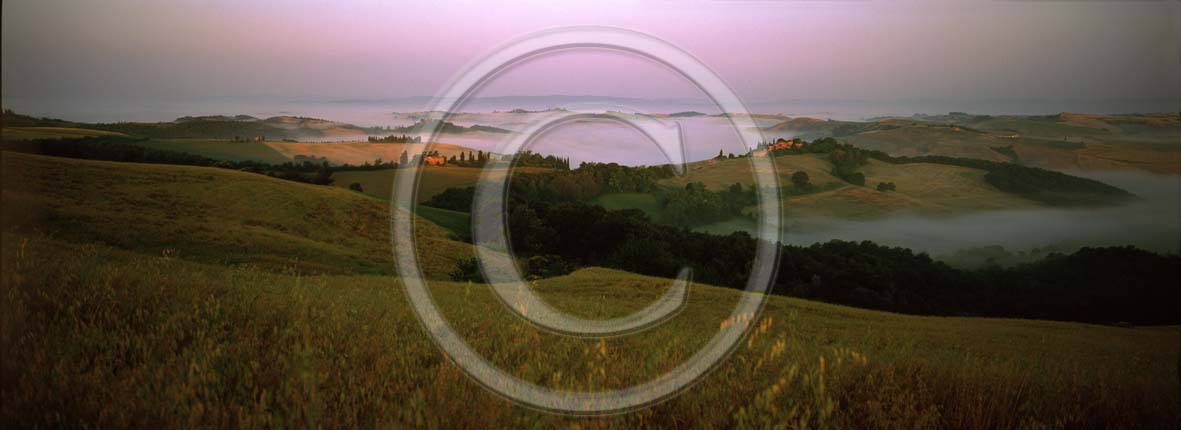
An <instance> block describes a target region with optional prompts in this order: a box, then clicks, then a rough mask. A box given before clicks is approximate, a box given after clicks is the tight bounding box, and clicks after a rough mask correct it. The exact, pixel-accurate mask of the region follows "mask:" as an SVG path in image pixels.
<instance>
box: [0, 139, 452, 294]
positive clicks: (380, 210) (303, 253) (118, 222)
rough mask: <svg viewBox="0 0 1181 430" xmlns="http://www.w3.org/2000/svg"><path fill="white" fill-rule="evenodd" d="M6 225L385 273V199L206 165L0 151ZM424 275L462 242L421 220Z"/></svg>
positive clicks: (437, 269)
mask: <svg viewBox="0 0 1181 430" xmlns="http://www.w3.org/2000/svg"><path fill="white" fill-rule="evenodd" d="M2 200H3V204H4V209H3V212H2V221H3V224H4V225H5V226H6V228H7V229H8V230H7V231H13V232H24V233H34V232H35V233H38V234H46V235H50V236H53V237H57V238H63V239H66V240H70V241H79V242H91V241H93V242H99V243H104V244H108V245H112V246H115V247H117V248H121V249H127V250H131V251H135V252H139V253H143V254H148V255H165V256H169V257H179V258H182V259H191V260H195V261H201V262H209V263H218V264H228V265H251V266H260V267H264V268H267V269H269V270H295V271H298V272H301V273H309V272H310V273H384V274H392V273H393V265H392V257H391V251H390V245H389V234H388V231H389V229H388V215H389V205H388V203H386V202H383V201H379V200H377V199H373V198H369V197H366V196H363V195H359V194H357V193H354V192H350V191H347V190H343V189H340V188H336V187H327V186H317V185H309V184H302V183H295V182H290V181H283V180H279V179H275V178H270V177H267V176H264V175H257V174H252V173H245V172H238V171H233V170H225V169H216V168H208V167H188V166H170V165H158V164H134V163H115V162H102V161H88V160H76V159H63V158H56V157H45V156H37V155H29V154H21V153H13V152H7V151H6V152H3V194H2ZM418 231H419V232H420V233H421V235H422V236H421V238H422V240H423V241H424V243H423V245H422V246H421V249H423V250H424V251H422V252H423V253H426V254H429V255H424V257H423V258H424V259H425V260H427V261H428V262H429V266H430V267H429V269H428V274H429V275H430V276H433V277H436V278H446V277H447V274H448V273H450V271H451V269H452V266H453V264H454V261H455V260H456V259H458V258H462V257H463V256H465V255H468V254H470V252H471V251H470V249H469V245H466V244H463V243H460V242H454V241H451V240H448V239H447V237H448V236H449V235H448V233H447V231H446V230H444V229H442V228H439V227H438V226H435V225H433V224H431V223H429V222H427V221H425V220H421V219H420V220H419V223H418Z"/></svg>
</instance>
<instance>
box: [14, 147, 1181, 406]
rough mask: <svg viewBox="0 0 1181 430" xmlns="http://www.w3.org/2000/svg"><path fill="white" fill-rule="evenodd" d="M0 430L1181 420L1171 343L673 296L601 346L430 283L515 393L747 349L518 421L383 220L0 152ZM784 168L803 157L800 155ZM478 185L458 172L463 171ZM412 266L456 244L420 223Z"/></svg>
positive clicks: (229, 184)
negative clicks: (583, 409)
mask: <svg viewBox="0 0 1181 430" xmlns="http://www.w3.org/2000/svg"><path fill="white" fill-rule="evenodd" d="M0 155H2V159H3V160H2V163H3V170H2V172H3V188H2V189H0V190H2V193H0V198H2V200H3V212H2V217H0V222H2V223H3V226H4V228H3V229H2V230H0V232H2V235H0V247H2V251H3V252H2V253H0V258H2V259H3V265H2V267H3V270H2V271H0V279H2V282H0V318H3V324H0V345H2V346H3V348H4V350H5V351H7V352H6V357H5V358H6V359H5V360H4V361H3V363H0V379H2V380H3V381H4V384H3V387H0V420H2V421H3V422H4V423H6V425H8V426H12V427H37V426H39V425H50V426H66V427H71V426H75V425H80V424H82V423H88V424H92V425H98V426H109V427H135V426H149V427H158V426H167V425H169V424H175V423H178V422H184V423H188V424H189V425H192V426H195V427H226V426H233V425H243V426H247V427H257V426H287V425H290V426H300V425H311V426H317V425H328V426H342V427H351V426H378V427H380V426H391V427H398V426H412V427H449V428H454V427H488V426H495V427H520V426H526V427H542V428H549V427H559V426H561V427H569V426H572V425H578V426H593V427H597V428H667V427H670V426H676V425H682V424H684V423H686V422H691V423H693V424H694V426H699V427H701V426H704V427H739V428H743V427H762V426H764V424H774V423H783V422H792V423H800V424H801V425H804V424H806V425H808V426H809V427H815V428H849V427H866V426H880V425H884V424H883V423H891V422H898V423H907V424H915V423H921V424H922V425H923V426H927V427H955V428H967V429H973V428H994V427H1039V426H1064V427H1095V426H1100V425H1105V426H1114V427H1127V428H1164V427H1168V426H1170V425H1171V424H1172V423H1175V422H1176V420H1178V419H1179V417H1181V409H1179V408H1178V405H1179V404H1181V401H1179V399H1178V393H1179V392H1178V390H1177V380H1178V379H1177V367H1176V363H1177V360H1178V352H1177V350H1176V349H1175V348H1165V347H1162V345H1171V344H1174V343H1175V341H1176V339H1177V338H1178V336H1179V335H1181V331H1179V330H1178V328H1177V327H1140V328H1135V329H1129V328H1119V327H1105V326H1096V325H1088V324H1073V323H1056V322H1047V321H1024V320H1009V319H982V318H934V317H915V316H903V315H896V314H890V313H885V312H876V311H867V310H860V309H854V308H849V307H844V306H836V305H829V304H821V303H815V302H808V301H803V300H797V299H791V298H785V297H779V296H772V297H769V298H768V303H767V305H766V307H765V309H764V312H763V314H762V316H761V318H759V319H757V320H750V319H739V320H728V319H726V316H727V314H728V312H729V305H730V304H732V303H734V302H735V301H736V300H737V299H738V298H739V297H740V295H741V294H743V293H741V292H738V291H735V290H731V289H724V288H716V287H711V286H707V285H694V286H693V287H692V289H691V290H690V297H689V302H688V307H687V309H686V310H685V311H684V312H681V313H679V314H677V316H676V317H675V318H673V319H672V320H670V321H668V322H667V323H665V324H663V325H661V326H660V327H658V328H656V329H653V330H649V331H645V332H641V333H638V334H635V335H633V336H625V337H618V338H610V339H602V340H600V339H581V338H575V337H567V336H557V335H551V334H547V333H545V332H540V331H538V330H536V329H535V328H533V327H532V326H529V325H528V324H527V323H525V322H523V321H522V320H520V319H518V318H516V317H514V316H512V315H510V314H508V313H507V312H504V310H503V304H501V303H500V302H499V299H497V298H496V297H495V296H493V295H492V294H491V293H490V291H489V290H488V289H486V288H479V287H473V285H472V284H468V283H454V282H431V283H430V284H431V285H430V288H431V289H432V292H433V294H434V298H435V300H436V302H437V303H438V305H439V306H440V308H441V309H442V310H443V312H444V314H445V315H446V317H447V318H448V320H449V321H450V322H451V324H452V325H453V326H454V327H455V329H456V330H457V331H458V332H459V333H460V334H461V335H463V336H464V338H465V339H466V340H467V342H469V343H470V344H471V345H472V347H473V348H475V350H476V351H478V352H480V353H481V354H483V355H484V356H485V357H488V358H489V360H491V361H492V362H493V363H494V364H496V365H498V366H500V367H502V368H504V369H506V370H507V371H509V372H510V373H512V374H514V375H517V376H518V377H520V378H523V379H525V380H528V381H531V382H533V383H537V384H541V385H544V386H551V387H559V388H563V389H569V390H602V389H607V388H620V387H625V386H629V385H631V384H634V383H636V382H640V381H644V380H647V379H650V378H652V377H654V376H656V375H658V374H659V373H661V372H663V371H666V370H668V369H669V368H671V367H672V366H675V365H677V364H679V363H680V362H681V361H683V360H684V359H685V358H686V357H687V356H688V355H689V354H691V353H693V352H694V351H695V350H696V349H697V348H698V347H700V346H701V345H702V344H703V343H704V342H705V340H706V339H707V338H708V336H709V335H710V334H711V333H712V332H713V331H714V330H716V329H717V328H718V327H719V326H720V325H725V324H750V326H751V330H752V333H751V334H750V336H749V337H748V338H747V339H746V340H745V341H744V342H742V343H741V344H740V345H739V346H738V347H737V348H736V350H735V351H734V355H733V356H732V357H731V358H730V359H729V360H727V361H725V362H723V363H722V364H720V365H719V366H718V367H717V368H716V369H715V370H714V371H713V373H711V374H710V375H709V376H707V377H706V379H705V380H704V381H703V382H702V383H700V384H697V385H694V386H692V387H691V388H690V389H688V390H687V391H686V392H685V393H684V394H683V395H681V396H678V397H676V398H674V399H671V400H669V401H667V402H664V403H660V404H658V405H655V406H653V407H652V408H649V409H644V410H640V411H635V412H631V413H627V414H622V415H614V416H606V417H598V418H572V417H566V416H561V415H551V414H544V413H540V412H536V411H533V410H531V409H527V408H523V407H520V406H515V405H514V404H512V403H510V402H508V401H505V400H503V399H501V398H499V397H497V396H495V395H492V394H490V393H489V392H487V391H485V390H484V389H482V388H481V387H480V386H479V385H478V384H476V383H474V382H472V381H471V380H469V379H467V378H465V377H464V376H463V374H462V372H461V371H460V370H459V369H458V368H456V367H455V366H454V365H453V364H452V363H451V362H450V361H448V360H447V359H446V358H445V357H444V356H443V355H442V354H441V353H440V352H439V350H438V349H437V347H436V346H435V345H434V344H433V343H432V342H431V340H430V339H429V338H428V337H427V336H426V335H425V334H424V332H423V331H422V329H421V327H420V325H419V323H418V321H417V320H416V318H415V316H414V312H413V310H412V309H411V308H410V307H409V306H407V302H406V300H405V299H404V297H403V296H402V294H401V293H400V292H399V286H400V280H399V279H398V277H397V276H396V275H394V274H393V272H391V271H390V270H389V267H391V266H390V265H389V264H388V255H389V249H388V246H389V245H388V237H387V236H386V230H385V226H386V225H387V222H386V221H387V220H386V218H385V216H386V215H387V214H388V212H387V211H388V206H387V204H386V203H385V202H383V201H379V200H377V199H373V198H369V197H366V196H362V195H359V194H357V193H352V192H348V191H346V190H341V189H338V188H332V187H324V186H311V185H305V184H299V183H293V182H288V181H280V180H275V179H271V178H267V177H265V176H261V175H253V174H248V173H242V172H236V171H227V170H222V169H216V168H204V167H180V166H166V165H144V164H133V163H114V162H97V161H85V160H70V159H60V158H54V157H45V156H36V155H26V154H17V153H11V152H3V153H2V154H0ZM807 162H808V161H801V162H800V163H807ZM473 170H475V169H473ZM419 231H420V232H421V233H422V234H423V236H422V237H421V238H420V239H421V240H422V242H420V243H421V246H420V250H419V253H420V257H422V258H423V259H424V260H425V261H426V262H427V264H428V266H427V274H428V276H432V277H433V278H435V279H440V278H441V277H445V273H446V270H448V269H449V268H450V265H453V264H454V262H455V261H456V260H458V259H462V258H466V256H467V255H470V254H468V253H469V252H470V248H469V247H468V246H467V245H465V244H461V243H457V242H453V241H450V240H447V239H445V238H443V237H444V236H445V233H444V232H442V231H440V230H439V229H438V227H435V226H433V225H431V224H430V223H427V222H420V230H419ZM668 285H670V280H667V279H660V278H653V277H647V276H639V275H634V274H630V273H626V272H620V271H616V270H608V269H600V268H585V269H582V270H579V271H576V272H574V273H571V274H569V275H566V276H560V277H554V278H549V279H544V280H541V281H538V282H537V283H536V288H538V291H539V293H540V294H541V295H542V296H543V297H545V298H546V300H547V301H549V302H550V303H552V304H553V305H554V306H557V307H559V308H561V309H565V310H568V311H570V312H573V313H576V314H579V315H582V316H585V317H593V318H602V317H612V316H619V315H622V314H625V313H627V312H630V311H633V310H635V309H639V308H642V307H643V306H644V305H645V304H646V303H648V302H650V301H651V300H652V299H653V298H655V297H658V296H659V295H660V294H662V292H663V291H664V290H665V289H666V288H668Z"/></svg>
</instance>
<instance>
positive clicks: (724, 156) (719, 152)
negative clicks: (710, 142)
mask: <svg viewBox="0 0 1181 430" xmlns="http://www.w3.org/2000/svg"><path fill="white" fill-rule="evenodd" d="M718 158H726V154H723V153H722V150H721V149H719V150H718Z"/></svg>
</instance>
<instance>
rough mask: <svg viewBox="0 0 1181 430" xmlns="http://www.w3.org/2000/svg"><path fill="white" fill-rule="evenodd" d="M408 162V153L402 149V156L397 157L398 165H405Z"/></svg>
mask: <svg viewBox="0 0 1181 430" xmlns="http://www.w3.org/2000/svg"><path fill="white" fill-rule="evenodd" d="M408 163H410V155H408V154H406V151H402V157H401V158H398V165H400V166H405V165H406V164H408Z"/></svg>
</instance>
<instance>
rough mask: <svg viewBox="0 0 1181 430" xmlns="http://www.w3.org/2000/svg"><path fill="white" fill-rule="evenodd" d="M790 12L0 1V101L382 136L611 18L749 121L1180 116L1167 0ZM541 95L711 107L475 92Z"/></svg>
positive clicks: (697, 101)
mask: <svg viewBox="0 0 1181 430" xmlns="http://www.w3.org/2000/svg"><path fill="white" fill-rule="evenodd" d="M784 6H785V5H784V4H783V3H779V2H702V3H692V4H672V3H630V2H611V3H572V4H564V5H563V6H562V8H561V9H559V8H558V7H557V6H553V5H548V4H544V3H526V4H512V5H496V6H495V7H494V8H488V7H487V6H481V5H480V4H479V3H472V2H466V1H449V2H441V3H436V4H394V3H386V2H370V1H354V2H350V3H349V4H347V5H342V4H338V3H331V4H330V3H321V2H316V1H298V2H271V1H262V2H228V1H214V2H199V1H178V2H167V3H156V2H145V1H139V0H115V1H105V2H86V1H73V0H71V1H56V2H44V1H27V0H25V1H22V0H16V1H6V2H4V3H3V12H4V13H3V24H4V25H3V30H2V33H3V40H2V42H0V44H2V47H3V54H2V55H3V64H2V68H3V75H4V80H3V104H4V106H5V107H7V108H12V109H15V110H18V111H22V112H27V113H30V114H34V115H48V116H58V117H62V118H65V119H73V120H82V121H117V120H153V121H157V120H170V119H173V118H175V117H177V116H184V115H200V114H239V113H244V114H261V113H267V112H284V111H289V112H291V113H293V114H300V115H310V116H319V117H326V118H328V119H335V120H342V121H354V122H360V123H362V125H370V124H372V125H377V124H380V122H373V123H365V122H364V121H362V120H364V119H366V118H365V116H364V115H374V114H362V113H364V112H368V111H373V112H377V113H383V112H387V113H388V112H392V111H418V110H426V109H429V108H430V105H429V104H428V103H427V102H428V101H429V100H430V98H431V97H432V96H433V95H434V94H436V93H437V92H439V91H440V90H441V89H442V87H443V85H444V84H445V83H446V82H447V80H448V79H450V78H451V77H453V76H455V75H456V74H457V73H459V72H460V71H462V70H463V69H464V67H465V65H466V64H469V63H471V62H472V61H475V60H476V59H478V58H480V57H481V56H482V55H484V54H485V53H487V52H489V51H491V50H493V49H494V48H496V47H498V46H501V45H503V44H505V43H506V42H508V41H510V40H513V39H515V38H518V37H521V36H524V35H527V34H530V33H534V32H537V31H540V30H545V29H549V28H555V27H561V26H569V25H605V26H617V27H624V28H629V29H633V30H636V31H640V32H644V33H648V34H651V35H653V36H656V37H659V38H662V39H665V40H667V41H668V42H670V43H672V44H674V45H676V46H679V47H681V48H682V49H684V50H685V51H687V52H688V53H690V54H691V55H694V56H696V57H697V58H699V59H700V60H701V61H702V62H703V63H704V64H706V65H707V66H708V67H710V68H712V69H713V70H715V71H716V72H717V73H718V74H719V75H720V76H721V77H722V79H723V80H725V81H726V82H727V83H728V84H729V85H730V86H731V87H732V88H733V89H734V91H735V92H736V93H737V94H738V95H739V96H740V97H742V98H743V99H744V100H745V102H746V103H747V104H748V106H749V107H750V109H751V110H752V111H755V112H759V113H783V114H788V115H807V116H818V117H829V118H837V119H863V118H864V117H869V116H879V115H910V114H914V113H946V112H947V111H952V110H955V111H968V112H973V113H986V114H999V113H1010V114H1043V113H1056V112H1058V111H1079V112H1088V113H1131V112H1162V111H1165V112H1172V111H1177V110H1179V109H1178V100H1179V99H1181V97H1178V93H1179V91H1181V87H1179V82H1181V66H1179V65H1178V61H1177V59H1178V42H1177V41H1178V40H1179V39H1181V36H1179V34H1178V30H1179V29H1178V28H1177V22H1179V18H1181V7H1179V6H1178V3H1177V2H1131V3H1106V2H964V3H956V4H946V3H936V2H888V3H887V2H851V3H849V2H820V3H791V7H784ZM559 12H560V13H559ZM50 22H52V23H53V25H46V24H45V23H50ZM410 41H413V42H412V43H411V42H410ZM552 94H559V95H588V96H596V97H624V98H630V99H640V100H682V101H685V100H689V101H692V102H690V103H685V104H686V105H687V106H686V107H685V108H682V109H680V110H704V109H708V108H709V107H710V106H709V104H708V103H707V102H706V100H705V99H704V98H703V97H702V95H701V94H700V93H699V92H698V91H697V90H696V88H694V87H693V86H692V85H690V84H689V83H687V82H686V81H685V80H684V79H682V78H680V77H679V76H677V75H676V74H675V73H673V72H672V71H670V70H668V69H666V68H664V67H663V66H659V65H656V64H654V63H652V62H650V61H647V60H644V59H641V58H638V57H635V56H632V55H625V54H620V53H616V52H602V51H593V50H590V51H582V50H579V51H570V52H559V53H554V54H549V55H544V56H541V57H538V58H534V59H531V60H529V61H527V62H525V63H522V64H519V65H517V66H514V67H513V68H511V69H509V70H508V71H507V72H506V73H504V74H503V75H502V76H499V77H498V78H496V79H495V80H493V81H492V82H491V83H490V84H489V85H488V86H487V87H485V88H483V89H482V90H480V91H479V93H478V94H476V96H478V97H483V98H489V97H504V96H539V95H541V96H544V95H552ZM980 95H986V96H985V97H984V98H981V97H980ZM342 101H345V102H347V103H342ZM390 101H393V102H396V103H390ZM301 102H302V103H301ZM805 102H807V103H805ZM334 104H335V105H350V104H351V105H352V106H337V107H338V109H335V110H334V109H327V107H331V106H332V105H334ZM362 105H367V106H362ZM497 107H500V108H508V109H511V108H515V107H522V108H544V107H555V106H510V105H498V106H497ZM337 111H339V112H340V113H341V116H343V117H333V115H335V114H336V113H337ZM371 119H374V118H371Z"/></svg>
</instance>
